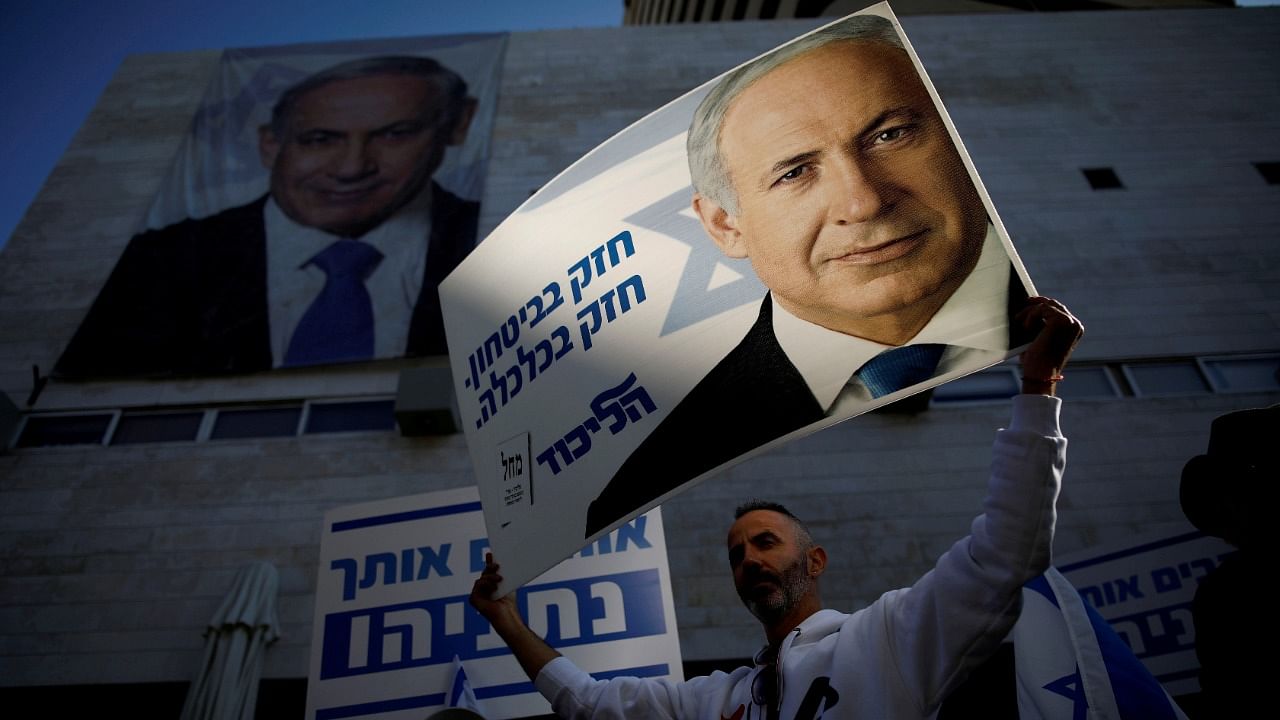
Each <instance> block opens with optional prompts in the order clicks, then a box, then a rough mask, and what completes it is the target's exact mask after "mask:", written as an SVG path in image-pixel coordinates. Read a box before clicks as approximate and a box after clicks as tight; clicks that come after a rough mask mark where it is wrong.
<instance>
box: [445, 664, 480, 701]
mask: <svg viewBox="0 0 1280 720" xmlns="http://www.w3.org/2000/svg"><path fill="white" fill-rule="evenodd" d="M446 705H447V706H448V707H451V708H463V709H465V710H470V711H472V712H475V713H477V714H479V713H480V704H479V703H478V702H476V693H475V691H474V690H472V689H471V683H470V682H468V681H467V671H466V669H465V668H463V667H462V658H460V657H458V656H457V655H454V656H453V682H451V683H449V697H448V702H447V703H446Z"/></svg>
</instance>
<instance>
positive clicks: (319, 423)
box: [303, 400, 396, 434]
mask: <svg viewBox="0 0 1280 720" xmlns="http://www.w3.org/2000/svg"><path fill="white" fill-rule="evenodd" d="M395 405H396V401H395V400H358V401H354V402H326V403H311V404H310V406H309V407H308V409H307V421H306V423H307V424H306V429H305V430H303V432H304V433H307V434H312V433H331V432H353V431H357V430H394V429H395V426H396V416H395Z"/></svg>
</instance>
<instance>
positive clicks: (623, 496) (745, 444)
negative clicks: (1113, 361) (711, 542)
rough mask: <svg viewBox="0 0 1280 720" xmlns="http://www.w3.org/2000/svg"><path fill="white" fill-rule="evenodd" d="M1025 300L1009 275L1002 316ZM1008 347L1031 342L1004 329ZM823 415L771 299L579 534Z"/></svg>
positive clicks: (622, 471) (644, 446)
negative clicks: (778, 330)
mask: <svg viewBox="0 0 1280 720" xmlns="http://www.w3.org/2000/svg"><path fill="white" fill-rule="evenodd" d="M1026 297H1027V294H1026V291H1025V290H1023V288H1022V281H1021V280H1020V279H1019V278H1018V274H1017V273H1010V276H1009V295H1008V305H1009V316H1010V318H1012V317H1013V314H1014V313H1015V312H1016V311H1017V310H1019V309H1021V308H1022V306H1023V303H1024V302H1025V300H1026ZM1009 329H1010V335H1011V337H1010V338H1009V347H1017V346H1018V345H1021V344H1024V343H1026V342H1028V341H1029V340H1030V338H1029V337H1024V335H1025V333H1023V332H1021V331H1015V330H1014V326H1013V324H1012V322H1010V325H1009ZM825 415H826V412H825V411H824V410H823V408H822V406H821V405H819V403H818V401H817V400H816V399H815V398H814V397H813V393H812V392H811V391H810V390H809V386H808V384H807V383H805V381H804V378H803V377H802V376H801V375H800V371H799V370H797V369H796V367H795V365H793V364H792V363H791V361H790V360H789V359H788V358H787V355H786V353H785V352H784V351H783V349H782V346H781V345H779V344H778V339H777V337H776V336H775V335H774V332H773V302H772V299H771V298H770V296H768V295H766V296H765V299H764V303H763V304H761V306H760V315H759V317H758V318H757V319H756V322H755V324H754V325H752V326H751V329H750V330H749V331H748V332H747V335H746V337H744V338H743V339H742V342H740V343H738V346H737V347H735V348H734V349H733V350H732V351H731V352H730V353H729V354H728V355H726V356H725V358H724V359H723V360H721V361H720V362H719V364H717V365H716V366H715V367H714V368H712V369H711V372H709V373H707V376H706V377H704V378H703V379H702V380H701V382H699V383H698V384H697V385H695V386H694V388H693V390H691V391H689V394H688V395H686V396H685V397H684V399H683V400H681V401H680V403H679V404H678V405H676V407H675V409H673V410H672V411H671V413H670V414H668V415H667V416H666V417H665V418H663V420H662V422H661V423H659V424H658V427H657V428H656V429H654V431H653V432H652V433H650V434H649V436H648V437H646V438H645V439H644V442H642V443H640V446H639V447H637V448H636V449H635V451H634V452H632V453H631V456H630V457H628V458H627V460H626V462H624V463H623V464H622V467H620V468H619V469H618V472H617V473H616V474H614V476H613V479H612V480H610V481H609V484H608V485H607V486H605V489H604V491H603V492H601V493H600V496H599V497H597V498H596V499H595V500H594V501H593V502H592V503H591V506H590V508H589V509H588V510H587V528H586V534H585V536H584V537H590V536H591V535H592V534H594V533H595V532H597V531H599V530H603V529H604V528H606V527H608V526H609V525H610V524H611V523H613V522H614V521H617V520H620V519H622V518H623V517H625V516H626V515H627V514H629V513H630V512H631V511H633V510H636V509H639V508H641V507H643V506H644V505H646V504H647V503H649V502H651V501H652V500H654V499H656V498H658V497H659V496H661V495H663V494H665V493H667V492H669V491H671V490H674V489H675V488H677V487H679V486H681V485H683V484H684V483H686V482H688V481H690V480H692V479H693V478H695V477H698V476H699V475H701V474H703V473H705V472H707V471H709V470H712V469H714V468H716V467H718V466H720V465H722V464H724V463H726V462H728V461H730V460H732V459H733V458H735V457H738V456H739V455H742V454H743V453H746V452H749V451H750V450H753V449H754V448H757V447H759V446H761V445H764V444H766V443H768V442H770V441H773V440H776V439H778V438H780V437H782V436H783V435H786V434H787V433H790V432H792V431H795V430H799V429H800V428H802V427H804V426H806V425H809V424H812V423H815V422H817V421H819V420H821V419H822V418H823V417H825Z"/></svg>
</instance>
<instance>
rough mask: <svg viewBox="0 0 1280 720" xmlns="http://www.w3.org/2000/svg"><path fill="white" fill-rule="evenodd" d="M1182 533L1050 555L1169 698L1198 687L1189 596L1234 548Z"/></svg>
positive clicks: (1193, 532) (1196, 534)
mask: <svg viewBox="0 0 1280 720" xmlns="http://www.w3.org/2000/svg"><path fill="white" fill-rule="evenodd" d="M1235 551H1236V550H1235V548H1233V547H1231V546H1230V545H1228V544H1227V543H1226V541H1224V540H1221V539H1219V538H1216V537H1210V536H1208V535H1205V534H1204V533H1202V532H1200V531H1198V530H1195V529H1193V528H1191V527H1190V526H1188V527H1187V529H1186V531H1185V532H1180V533H1171V534H1167V535H1159V536H1148V537H1141V538H1135V539H1133V540H1131V541H1129V542H1125V543H1119V544H1116V545H1112V546H1109V547H1105V548H1094V549H1091V550H1089V551H1087V552H1082V553H1074V554H1070V555H1067V556H1065V557H1055V558H1054V560H1055V563H1056V564H1057V566H1058V568H1059V569H1060V570H1061V572H1062V574H1063V575H1065V576H1066V577H1067V579H1068V580H1070V581H1071V584H1072V585H1075V586H1076V587H1077V588H1078V589H1079V590H1080V594H1081V595H1082V596H1083V597H1084V599H1085V601H1086V602H1088V603H1089V604H1090V605H1091V606H1093V608H1094V609H1095V610H1097V611H1098V614H1099V615H1101V616H1102V617H1103V619H1105V620H1106V621H1107V622H1108V623H1110V624H1111V627H1113V628H1115V630H1116V632H1117V633H1118V634H1119V635H1120V637H1121V638H1123V639H1124V641H1125V643H1126V644H1128V646H1129V648H1130V649H1131V650H1133V653H1134V654H1135V655H1137V656H1138V659H1139V660H1141V661H1142V663H1143V664H1144V665H1146V667H1147V669H1148V670H1150V671H1151V674H1152V675H1155V677H1156V679H1157V680H1159V681H1160V684H1161V685H1163V686H1164V689H1165V690H1166V691H1168V693H1169V694H1170V695H1173V696H1175V697H1177V696H1181V695H1190V694H1193V693H1196V692H1199V691H1200V681H1199V669H1200V663H1199V662H1198V661H1197V660H1196V653H1195V649H1196V627H1195V622H1194V620H1193V618H1192V616H1191V601H1192V599H1193V598H1194V597H1195V594H1196V588H1197V587H1198V586H1199V585H1200V581H1201V580H1202V579H1203V578H1204V577H1205V576H1206V575H1208V574H1209V573H1211V572H1213V571H1214V570H1215V569H1217V567H1218V565H1219V564H1221V562H1222V560H1223V558H1225V557H1227V556H1228V555H1230V554H1231V553H1233V552H1235Z"/></svg>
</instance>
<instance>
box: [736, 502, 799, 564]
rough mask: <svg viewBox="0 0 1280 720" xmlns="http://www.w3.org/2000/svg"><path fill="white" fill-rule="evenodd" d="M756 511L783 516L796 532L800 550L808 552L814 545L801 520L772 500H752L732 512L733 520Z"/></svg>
mask: <svg viewBox="0 0 1280 720" xmlns="http://www.w3.org/2000/svg"><path fill="white" fill-rule="evenodd" d="M757 510H768V511H769V512H775V513H778V514H779V515H784V516H786V517H787V519H788V520H790V521H791V525H792V527H794V528H795V530H796V539H797V540H798V541H799V545H800V549H801V550H803V551H805V552H808V551H809V548H812V547H813V546H814V545H815V544H816V543H814V542H813V533H811V532H809V526H808V525H806V524H805V522H804V521H803V520H801V519H800V518H799V517H796V515H795V514H794V513H792V512H791V511H790V510H788V509H787V507H786V506H785V505H783V504H782V503H778V502H774V501H772V500H761V499H760V498H752V499H750V500H748V501H746V502H744V503H742V504H741V505H739V506H738V507H737V508H736V509H734V511H733V519H734V520H741V519H742V516H743V515H746V514H747V513H750V512H755V511H757Z"/></svg>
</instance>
